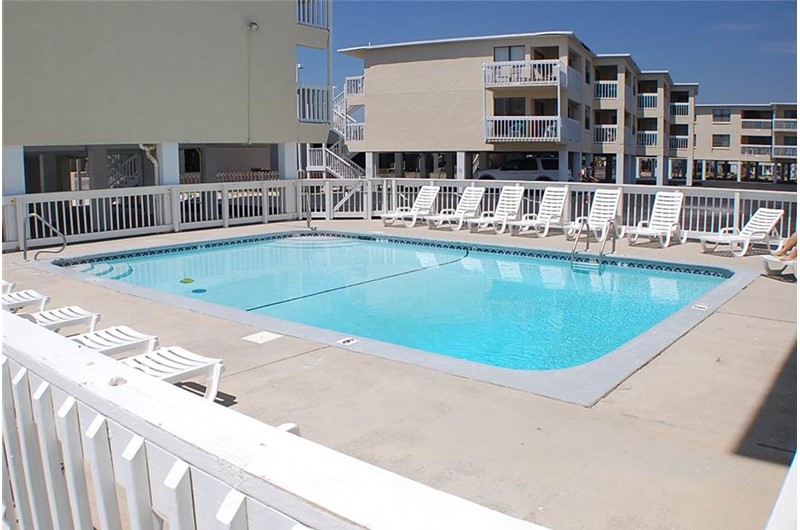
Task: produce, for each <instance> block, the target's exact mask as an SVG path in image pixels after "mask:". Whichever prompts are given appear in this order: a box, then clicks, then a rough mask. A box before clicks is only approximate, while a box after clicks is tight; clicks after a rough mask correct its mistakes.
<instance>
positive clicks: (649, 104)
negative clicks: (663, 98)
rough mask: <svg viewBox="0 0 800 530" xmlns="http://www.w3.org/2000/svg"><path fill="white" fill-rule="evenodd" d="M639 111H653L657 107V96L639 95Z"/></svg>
mask: <svg viewBox="0 0 800 530" xmlns="http://www.w3.org/2000/svg"><path fill="white" fill-rule="evenodd" d="M638 99H639V108H640V109H654V108H656V106H657V105H658V94H639V98H638Z"/></svg>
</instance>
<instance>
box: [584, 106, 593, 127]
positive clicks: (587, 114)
mask: <svg viewBox="0 0 800 530" xmlns="http://www.w3.org/2000/svg"><path fill="white" fill-rule="evenodd" d="M591 127H592V111H591V109H590V108H589V105H586V106H585V107H583V128H584V129H586V130H587V131H588V130H589V129H591Z"/></svg>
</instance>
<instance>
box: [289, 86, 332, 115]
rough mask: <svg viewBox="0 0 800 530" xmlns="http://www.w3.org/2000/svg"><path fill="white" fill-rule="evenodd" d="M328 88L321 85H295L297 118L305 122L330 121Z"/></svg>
mask: <svg viewBox="0 0 800 530" xmlns="http://www.w3.org/2000/svg"><path fill="white" fill-rule="evenodd" d="M329 94H330V90H329V89H328V87H326V86H323V85H298V86H297V119H298V120H299V121H301V122H307V123H330V120H331V113H330V107H329V104H328V95H329Z"/></svg>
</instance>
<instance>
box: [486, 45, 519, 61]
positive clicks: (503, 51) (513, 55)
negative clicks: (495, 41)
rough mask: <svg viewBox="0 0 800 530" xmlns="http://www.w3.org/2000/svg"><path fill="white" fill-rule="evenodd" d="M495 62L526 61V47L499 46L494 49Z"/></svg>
mask: <svg viewBox="0 0 800 530" xmlns="http://www.w3.org/2000/svg"><path fill="white" fill-rule="evenodd" d="M494 60H495V61H524V60H525V46H497V47H495V49H494Z"/></svg>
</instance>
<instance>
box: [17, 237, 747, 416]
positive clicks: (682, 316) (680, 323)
mask: <svg viewBox="0 0 800 530" xmlns="http://www.w3.org/2000/svg"><path fill="white" fill-rule="evenodd" d="M309 235H314V236H324V237H341V238H347V239H352V238H357V239H369V240H378V241H392V242H399V243H404V244H412V245H423V246H432V247H437V248H471V249H480V250H481V251H488V252H492V253H498V254H509V255H522V256H531V257H540V258H548V259H559V260H568V259H569V252H564V251H554V250H543V249H536V248H521V247H513V246H507V245H486V244H479V243H471V242H467V241H442V240H435V239H425V238H414V237H405V236H393V235H386V234H382V233H371V234H370V233H363V232H340V231H335V230H303V229H293V230H287V231H281V232H269V233H265V234H262V235H258V236H244V237H232V238H223V239H214V240H208V241H196V242H191V243H178V244H170V245H162V246H155V247H153V246H149V247H142V248H139V249H134V250H129V251H121V252H105V253H98V254H88V255H84V256H79V257H74V258H64V259H59V260H54V261H52V262H37V263H31V264H30V266H31V267H32V268H39V269H42V270H46V271H48V272H55V273H57V274H61V275H64V276H67V277H71V278H74V279H77V280H81V281H88V282H90V283H92V284H95V285H100V286H103V287H105V288H109V289H111V290H113V291H117V292H120V293H124V294H129V295H133V296H139V297H142V298H145V299H149V300H152V301H155V302H161V303H165V304H170V305H174V306H177V307H181V308H184V309H188V310H191V311H196V312H199V313H203V314H207V315H210V316H214V317H218V318H223V319H227V320H232V321H235V322H239V323H243V324H247V325H251V326H254V327H258V328H262V329H265V330H268V331H271V332H274V333H280V334H283V335H290V336H295V337H299V338H302V339H306V340H311V341H315V342H318V343H321V344H327V345H330V346H334V347H337V348H342V349H345V350H349V351H353V352H357V353H362V354H367V355H374V356H377V357H381V358H385V359H389V360H393V361H399V362H403V363H410V364H414V365H417V366H422V367H425V368H431V369H434V370H437V371H441V372H445V373H449V374H452V375H456V376H460V377H465V378H469V379H474V380H479V381H484V382H488V383H492V384H497V385H500V386H504V387H509V388H514V389H518V390H523V391H527V392H532V393H534V394H537V395H541V396H545V397H549V398H553V399H557V400H560V401H565V402H569V403H576V404H580V405H583V406H587V407H589V406H592V405H594V404H595V403H597V402H598V401H599V400H601V399H602V398H603V397H604V396H606V395H607V394H608V393H609V392H611V391H612V390H614V389H615V388H616V387H617V386H619V385H620V384H621V383H622V382H624V381H625V380H626V379H627V378H629V377H630V376H631V375H632V374H634V373H635V372H637V371H638V370H640V369H641V368H642V367H644V366H645V365H647V364H648V363H649V362H650V361H652V360H653V359H654V358H656V357H657V356H658V355H659V354H660V353H662V352H663V351H664V350H666V349H667V348H668V347H669V346H670V345H671V344H672V343H674V342H675V341H677V340H678V339H679V338H680V337H682V336H683V335H685V334H686V333H688V332H689V331H691V330H692V329H693V328H694V327H695V326H697V325H698V324H700V323H701V322H702V321H703V320H705V319H706V318H708V317H709V316H710V315H712V314H713V313H714V312H715V311H716V310H717V309H718V308H719V307H721V306H722V305H723V304H724V303H725V302H727V301H728V300H730V299H731V298H732V297H733V296H735V295H736V294H737V293H739V292H740V291H741V290H743V289H744V288H745V287H747V286H748V285H749V284H750V283H751V282H753V281H754V280H755V279H757V278H758V277H759V276H760V272H759V271H757V270H753V269H741V268H736V267H727V266H726V267H715V266H708V265H695V264H689V263H685V262H677V261H671V260H658V261H654V260H649V259H644V260H643V259H641V258H634V257H629V256H624V255H617V254H614V255H613V257H612V258H610V259H609V262H610V263H614V264H617V265H623V266H636V267H638V268H658V269H661V270H673V271H678V272H689V269H692V270H695V271H704V272H701V273H703V274H709V275H714V276H723V277H724V276H728V275H727V273H730V275H729V277H727V279H726V280H725V281H723V282H722V283H721V284H720V285H718V286H716V287H714V288H712V289H711V290H709V291H708V292H706V293H705V294H704V295H703V296H702V297H701V299H698V300H696V301H695V302H694V303H693V304H692V305H691V306H687V307H684V308H683V309H680V310H678V311H677V312H675V313H673V314H672V315H670V316H669V317H667V318H666V319H664V320H663V321H661V322H660V323H658V324H656V325H655V326H653V327H651V328H649V329H648V330H646V331H645V332H643V333H641V334H640V335H638V336H637V337H635V338H633V339H631V340H629V341H627V342H625V343H624V344H622V345H621V346H620V347H619V348H617V349H615V350H613V351H611V352H609V353H608V354H606V355H604V356H603V357H600V358H598V359H595V360H593V361H590V362H588V363H585V364H583V365H580V366H575V367H571V368H563V369H555V370H540V371H536V370H515V369H510V368H501V367H496V366H490V365H485V364H481V363H477V362H472V361H468V360H464V359H459V358H455V357H448V356H446V355H442V354H436V353H432V352H427V351H423V350H418V349H414V348H408V347H405V346H399V345H396V344H391V343H387V342H383V341H379V340H375V339H369V338H365V337H360V336H357V335H345V334H343V333H341V332H337V331H330V330H325V329H322V328H316V327H313V326H309V325H306V324H300V323H296V322H291V321H287V320H282V319H277V318H273V317H268V316H264V315H258V314H254V313H250V312H248V311H245V310H243V309H234V308H230V307H225V306H221V305H217V304H214V303H209V302H203V301H200V300H194V299H189V298H185V297H183V296H180V295H174V294H168V293H163V292H160V291H156V290H154V289H150V288H146V287H140V286H136V285H132V284H127V283H124V282H120V281H116V280H111V279H109V278H103V277H98V276H94V275H91V274H88V273H83V272H79V271H74V270H69V269H66V268H64V267H63V266H60V265H58V263H62V262H67V263H70V264H73V263H87V262H90V261H94V260H101V259H103V258H108V257H110V256H127V257H130V256H133V255H136V254H139V255H141V253H145V254H162V253H167V252H177V251H180V250H186V249H197V248H204V247H205V248H208V247H218V246H229V245H232V244H246V243H249V242H255V241H262V240H270V239H280V238H286V237H297V236H309ZM345 338H353V339H357V342H354V343H350V344H342V343H341V342H339V341H341V340H342V339H345Z"/></svg>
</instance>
